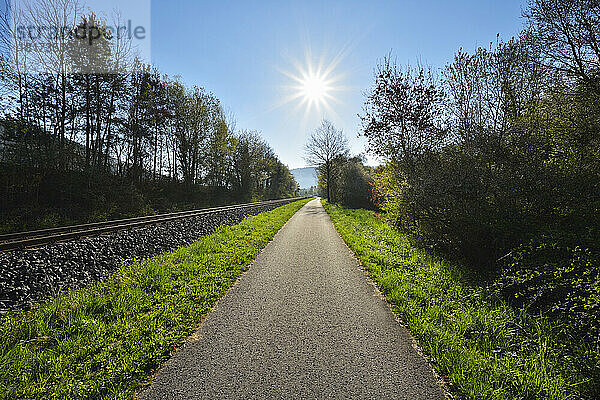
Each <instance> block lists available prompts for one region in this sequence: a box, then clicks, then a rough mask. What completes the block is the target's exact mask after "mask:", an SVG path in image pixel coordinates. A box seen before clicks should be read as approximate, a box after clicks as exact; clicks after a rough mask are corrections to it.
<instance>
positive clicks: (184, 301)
mask: <svg viewBox="0 0 600 400" xmlns="http://www.w3.org/2000/svg"><path fill="white" fill-rule="evenodd" d="M307 202H308V200H301V201H297V202H294V203H291V204H288V205H285V206H282V207H279V208H277V209H275V210H273V211H269V212H266V213H262V214H259V215H257V216H253V217H248V218H246V219H245V220H244V221H243V222H241V223H240V224H238V225H234V226H224V227H221V228H219V229H217V231H216V232H215V233H213V234H211V235H209V236H206V237H204V238H201V239H200V240H198V241H197V242H195V243H194V244H192V245H190V246H187V247H184V248H181V249H178V250H175V251H173V252H171V253H168V254H165V255H162V256H158V257H154V258H152V259H149V260H146V261H141V262H136V263H132V264H129V265H124V266H123V267H122V268H120V269H119V271H118V272H116V273H115V274H114V275H112V276H111V277H110V278H109V279H107V280H105V281H103V282H100V283H97V284H94V285H90V286H88V287H86V288H84V289H82V290H78V291H70V292H67V293H64V294H62V295H61V296H59V297H58V298H56V299H54V300H52V301H50V302H47V303H44V304H40V305H37V306H35V307H34V308H33V309H32V310H30V311H27V312H17V313H8V314H5V315H3V316H2V317H1V318H0V398H1V399H55V398H60V399H130V398H132V396H133V393H134V391H135V389H136V388H137V387H138V386H139V385H140V384H143V383H144V382H146V381H147V380H148V377H149V376H150V375H151V374H152V372H153V371H154V370H155V369H156V368H157V367H158V366H159V365H160V364H161V363H162V362H163V361H165V360H166V359H167V358H168V357H169V355H170V353H171V351H173V350H174V348H175V347H176V346H177V345H178V344H180V343H182V342H183V340H184V338H185V337H186V336H188V335H189V334H190V333H192V332H193V331H194V330H195V329H196V328H197V327H198V325H199V323H200V321H201V319H202V316H203V315H205V314H206V313H208V312H209V311H210V309H211V307H212V306H213V305H214V304H215V302H216V301H217V300H218V299H219V297H221V296H222V295H223V294H224V293H225V292H226V291H227V290H228V289H229V288H230V287H231V286H232V284H233V283H234V282H235V280H236V279H237V277H238V276H239V275H240V274H241V273H242V272H243V271H245V270H246V269H247V267H248V265H249V264H250V263H251V262H252V260H254V258H255V257H256V256H257V255H258V253H259V252H260V250H261V249H262V248H263V247H264V246H265V245H266V244H267V243H268V242H269V240H271V239H272V238H273V236H274V235H275V233H277V231H278V230H279V229H280V228H281V227H282V226H283V224H284V223H285V222H286V221H287V220H288V219H289V218H290V217H291V216H292V215H293V214H294V213H295V212H296V211H297V210H298V209H299V208H300V207H302V206H303V205H304V204H306V203H307Z"/></svg>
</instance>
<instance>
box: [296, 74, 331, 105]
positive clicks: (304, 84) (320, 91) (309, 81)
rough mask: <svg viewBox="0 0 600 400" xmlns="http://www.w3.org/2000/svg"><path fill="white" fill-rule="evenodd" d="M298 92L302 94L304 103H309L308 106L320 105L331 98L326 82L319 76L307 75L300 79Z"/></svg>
mask: <svg viewBox="0 0 600 400" xmlns="http://www.w3.org/2000/svg"><path fill="white" fill-rule="evenodd" d="M298 90H299V91H300V93H301V94H302V96H303V98H304V101H306V102H308V103H309V106H310V105H312V104H315V105H317V106H319V105H321V104H322V103H323V102H325V100H326V99H327V98H329V97H331V95H330V93H329V91H330V90H331V88H330V87H329V85H328V82H327V81H326V80H325V79H324V78H323V77H322V76H319V75H315V74H313V75H309V76H305V77H303V78H302V80H301V82H300V85H299V86H298Z"/></svg>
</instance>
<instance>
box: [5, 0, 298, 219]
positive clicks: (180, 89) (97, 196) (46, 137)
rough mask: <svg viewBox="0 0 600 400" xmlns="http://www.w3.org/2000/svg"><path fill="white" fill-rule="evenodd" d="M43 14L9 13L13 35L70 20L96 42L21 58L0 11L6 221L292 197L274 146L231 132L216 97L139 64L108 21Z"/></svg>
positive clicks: (55, 40) (24, 50)
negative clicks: (18, 28) (31, 27)
mask: <svg viewBox="0 0 600 400" xmlns="http://www.w3.org/2000/svg"><path fill="white" fill-rule="evenodd" d="M42 3H44V4H43V5H44V7H43V8H37V9H36V10H35V13H32V12H30V13H31V15H29V14H26V15H22V14H18V13H16V15H21V17H22V18H23V21H21V22H20V24H19V25H23V24H24V23H25V26H27V23H26V21H29V24H34V23H36V24H39V23H41V22H40V21H55V20H57V19H60V17H61V16H64V15H68V18H67V19H68V20H75V21H77V22H78V24H77V26H75V27H74V29H78V28H79V29H83V28H85V29H86V30H88V32H89V31H90V30H91V29H92V28H94V29H97V30H98V31H99V32H102V33H103V34H102V35H99V37H98V38H97V39H95V40H94V42H93V43H92V44H90V43H88V42H86V41H85V40H84V41H82V40H80V39H78V38H77V37H76V36H74V35H67V36H66V37H60V36H57V37H51V38H46V39H47V41H48V40H50V41H51V44H53V46H51V47H47V46H46V47H44V48H43V49H42V48H41V47H40V48H37V47H36V46H35V45H34V46H31V43H30V46H28V47H21V43H20V42H19V41H18V40H16V36H17V33H16V32H12V33H11V31H10V29H13V28H12V27H14V26H17V25H15V21H11V20H9V18H13V19H14V18H15V12H16V11H18V10H12V11H13V13H12V14H11V13H10V11H11V10H10V4H8V5H7V6H6V8H7V10H8V13H7V14H6V15H5V16H4V18H3V19H2V22H3V26H2V28H3V29H0V31H2V32H4V33H5V36H4V37H3V38H2V44H3V46H4V47H3V49H2V50H3V51H2V54H3V55H2V56H0V90H1V93H2V107H1V110H0V169H1V174H0V177H1V180H2V182H1V187H0V198H1V199H2V200H1V202H2V204H0V206H1V210H2V214H4V216H5V217H7V216H13V217H15V218H16V219H18V220H20V221H21V222H16V224H17V225H19V224H21V223H22V222H25V223H27V222H29V223H33V224H35V223H34V222H32V221H27V220H28V218H27V216H25V217H24V218H25V221H23V220H22V218H21V217H22V215H21V214H22V213H23V212H24V211H27V210H29V212H30V213H31V214H32V215H34V214H38V213H45V212H50V213H53V214H56V217H57V218H58V219H64V218H63V217H73V218H74V219H89V218H90V217H89V215H90V214H94V213H95V214H96V216H95V217H94V216H92V217H91V218H92V219H93V218H105V217H111V216H117V215H122V214H131V213H140V212H147V211H151V210H149V209H148V208H152V209H161V210H162V209H172V208H181V207H195V206H202V205H209V204H221V203H228V202H234V201H236V202H237V201H250V200H253V199H266V198H281V197H287V196H291V195H293V194H294V193H295V191H296V184H295V182H294V180H293V177H292V175H291V174H290V172H289V170H288V168H287V167H286V166H285V165H284V164H282V163H281V161H280V160H279V159H278V158H277V156H276V155H275V153H274V152H273V150H272V149H271V148H270V146H269V145H268V144H267V143H266V142H265V141H264V140H262V139H261V137H260V136H259V134H258V133H256V132H250V131H244V130H238V129H236V127H235V123H234V121H233V118H232V117H231V116H229V115H227V113H226V112H225V111H224V109H223V107H222V105H221V103H220V101H219V99H218V98H217V97H215V96H214V95H213V94H212V93H208V92H207V91H205V90H203V89H202V88H199V87H196V86H194V87H191V88H188V87H186V86H185V85H184V84H183V83H182V82H181V81H180V79H179V78H172V77H169V76H166V75H163V74H161V73H160V72H159V71H158V70H157V69H156V68H153V67H151V66H149V65H144V64H143V63H141V62H140V61H138V59H137V58H135V57H134V56H133V54H132V53H128V52H127V43H124V42H123V40H122V39H123V38H117V37H116V36H115V35H112V34H111V32H110V31H108V28H107V25H106V22H104V21H102V20H100V19H99V18H98V17H96V16H95V15H94V14H93V13H91V14H87V15H77V10H78V8H77V3H76V2H75V1H74V0H73V1H71V0H64V1H61V2H51V1H46V2H42ZM46 3H47V4H46ZM34 17H35V18H34ZM32 18H33V21H31V19H32ZM62 23H64V24H65V25H64V26H68V23H69V21H62ZM34 44H35V43H34ZM46 44H47V43H46ZM48 49H50V50H48Z"/></svg>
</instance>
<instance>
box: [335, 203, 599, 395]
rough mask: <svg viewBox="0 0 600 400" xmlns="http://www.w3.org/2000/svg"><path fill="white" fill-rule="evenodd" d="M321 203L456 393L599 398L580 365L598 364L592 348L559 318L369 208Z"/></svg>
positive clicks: (595, 350)
mask: <svg viewBox="0 0 600 400" xmlns="http://www.w3.org/2000/svg"><path fill="white" fill-rule="evenodd" d="M324 206H325V209H326V210H327V212H328V213H329V216H330V217H331V219H332V221H333V223H334V225H335V227H336V229H337V230H338V232H339V233H340V235H341V236H342V237H343V239H344V240H345V241H346V243H347V244H348V246H349V247H350V248H351V249H352V250H353V251H354V252H355V253H356V255H357V256H358V257H359V259H360V260H361V262H362V264H363V265H364V267H365V269H366V270H367V272H368V273H369V275H370V276H371V278H372V279H373V280H374V281H375V282H376V283H377V285H378V286H379V288H380V290H381V292H382V293H383V294H384V295H385V297H386V298H387V299H388V301H390V303H391V304H392V308H393V310H394V311H395V312H396V313H397V314H398V315H399V316H400V317H401V318H402V320H403V321H404V322H405V323H406V324H407V325H408V326H409V328H410V330H411V332H412V333H413V335H414V336H415V337H416V339H417V341H418V342H419V344H420V346H421V347H422V349H423V350H424V352H425V353H426V354H427V355H428V356H429V357H430V359H431V360H432V364H433V366H434V368H436V369H437V371H438V372H439V373H440V375H442V376H443V378H444V379H445V380H446V381H447V383H448V384H449V386H450V389H451V392H453V394H454V395H456V396H457V397H459V398H467V399H510V400H513V399H580V398H590V399H593V398H598V397H597V396H598V393H597V392H595V390H596V389H594V386H595V384H594V383H593V382H592V380H593V379H592V378H591V377H590V375H586V374H585V373H582V370H583V371H585V370H586V369H585V368H584V369H582V368H581V365H582V364H585V363H588V364H589V363H592V364H593V363H596V366H595V368H598V365H597V360H598V356H597V349H596V348H583V349H576V350H577V351H573V348H571V346H573V343H571V342H569V341H564V340H562V339H561V335H560V332H561V327H560V326H559V325H558V324H555V323H550V322H549V321H548V320H547V319H545V318H543V317H541V316H540V317H537V318H534V317H533V316H531V315H528V314H527V313H525V312H524V311H522V310H515V309H513V308H511V307H509V306H508V305H507V304H506V303H505V302H503V301H501V300H499V299H498V298H497V297H496V296H493V295H492V293H491V292H490V291H488V290H486V289H485V288H484V287H479V286H477V285H475V284H473V285H470V284H468V283H467V282H465V279H466V278H465V276H462V275H461V271H460V270H459V268H457V267H456V266H454V265H452V264H451V263H448V262H446V261H444V260H442V259H439V258H436V257H433V256H431V255H429V254H427V253H426V252H424V251H422V250H419V249H416V248H414V247H413V246H411V244H410V242H409V240H408V238H407V237H406V236H405V235H403V234H402V233H400V232H398V231H396V230H394V229H392V228H391V227H390V226H389V225H388V224H386V223H385V222H383V221H381V220H380V219H379V218H378V217H377V216H376V215H375V214H374V213H373V212H370V211H366V210H350V209H345V208H342V207H339V206H336V205H331V204H327V203H326V202H324ZM573 354H577V355H578V357H574V356H573ZM594 354H595V356H594ZM592 367H593V366H592ZM587 371H589V369H588V370H587Z"/></svg>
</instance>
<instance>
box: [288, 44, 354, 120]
mask: <svg viewBox="0 0 600 400" xmlns="http://www.w3.org/2000/svg"><path fill="white" fill-rule="evenodd" d="M340 61H341V56H338V57H335V58H334V59H333V60H332V61H330V62H329V63H328V64H325V62H324V57H321V59H320V60H319V61H317V62H315V60H314V59H313V57H311V54H310V52H309V51H307V52H306V57H305V62H304V63H300V62H295V61H294V62H293V65H294V70H293V71H286V70H280V72H281V73H283V74H284V75H285V76H286V77H288V78H289V79H290V80H291V82H290V84H288V85H285V86H284V88H285V89H286V90H287V93H288V94H287V96H283V100H282V105H283V104H285V103H293V102H296V103H297V104H296V107H297V108H304V113H305V116H308V114H310V113H311V112H317V113H318V114H324V113H328V114H335V111H334V110H333V108H332V104H333V103H339V102H340V100H339V99H338V98H337V97H336V93H337V92H339V91H341V90H343V89H344V87H343V86H342V85H341V79H342V75H341V74H340V73H338V72H337V71H336V67H337V66H338V64H339V62H340Z"/></svg>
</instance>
